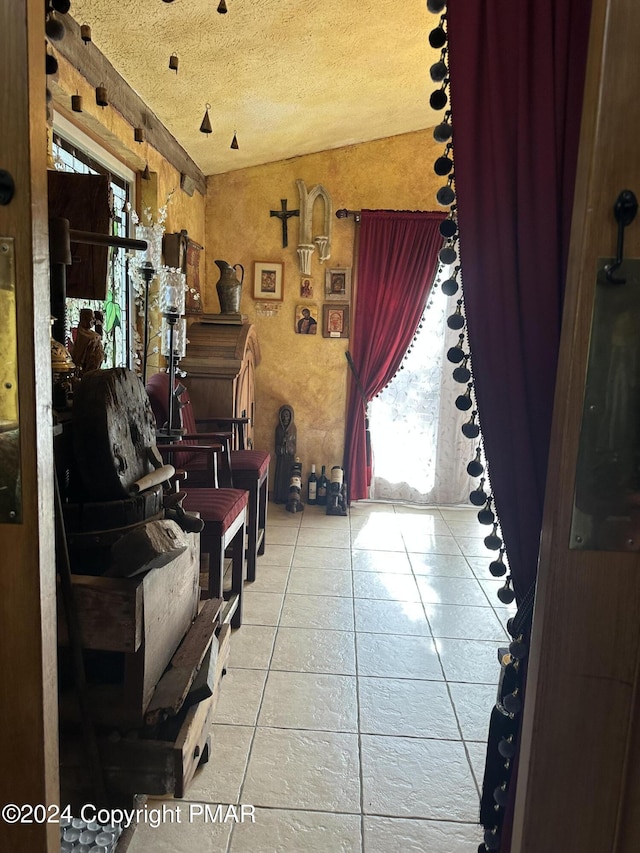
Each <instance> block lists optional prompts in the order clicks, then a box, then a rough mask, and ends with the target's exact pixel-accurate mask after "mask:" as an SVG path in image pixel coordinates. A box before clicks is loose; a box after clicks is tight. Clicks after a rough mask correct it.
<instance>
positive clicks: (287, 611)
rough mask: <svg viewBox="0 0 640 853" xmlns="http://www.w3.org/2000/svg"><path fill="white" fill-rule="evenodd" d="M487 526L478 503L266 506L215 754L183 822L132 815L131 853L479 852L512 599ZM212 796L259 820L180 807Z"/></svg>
mask: <svg viewBox="0 0 640 853" xmlns="http://www.w3.org/2000/svg"><path fill="white" fill-rule="evenodd" d="M488 532H490V528H486V527H482V526H481V525H479V524H478V522H477V520H476V510H474V509H473V508H457V507H455V508H444V507H443V508H425V509H418V508H412V507H407V506H401V505H392V504H381V503H367V502H361V503H358V504H355V505H353V506H352V507H351V511H350V515H349V517H347V518H337V517H327V516H326V515H325V514H324V512H323V510H322V509H320V508H318V507H307V508H306V509H305V511H304V512H303V513H299V514H297V515H292V514H290V513H287V512H286V511H285V510H284V508H283V507H282V506H276V505H271V506H270V508H269V519H268V532H267V549H266V553H265V554H264V556H262V557H261V558H260V560H259V562H258V576H257V580H256V581H255V583H253V584H251V585H250V586H248V587H247V590H246V597H245V611H244V624H243V626H242V628H240V629H239V631H237V632H235V633H234V636H233V639H232V643H231V656H230V661H229V669H228V672H227V675H226V677H225V678H224V680H223V682H222V691H221V695H220V702H219V704H218V708H217V710H216V717H215V723H214V726H213V756H212V759H211V761H210V762H209V763H208V764H207V765H206V766H205V767H203V768H202V769H201V770H200V771H198V773H197V775H196V777H195V779H194V782H193V784H192V786H191V788H190V790H189V792H188V796H187V799H186V801H175V804H180V805H181V811H182V817H181V823H179V824H178V823H173V824H171V823H169V822H165V823H163V824H161V826H159V827H158V828H156V829H153V828H151V827H149V826H148V825H145V824H142V825H140V826H139V827H138V829H137V830H136V833H135V835H134V838H133V842H132V844H131V846H130V848H129V853H147V851H152V850H153V851H154V853H156V851H157V853H194V851H198V853H475V851H476V850H477V849H478V844H479V842H480V840H481V832H480V830H479V828H478V826H477V825H476V824H475V821H476V816H477V812H478V799H479V785H480V784H481V781H482V772H483V764H484V754H485V743H484V741H485V739H486V736H487V727H488V721H489V714H490V710H491V707H492V704H493V702H494V700H495V694H496V685H497V679H498V674H499V672H498V664H497V654H496V650H497V647H498V646H499V645H506V643H507V634H506V632H505V630H504V628H503V624H504V622H506V619H507V618H508V616H509V615H510V613H511V612H512V611H511V609H510V608H507V607H504V606H502V605H501V604H500V602H499V601H498V599H497V597H496V595H495V592H496V589H497V588H498V587H499V586H500V585H501V583H500V581H496V580H493V579H492V578H491V576H490V575H489V572H488V564H489V562H490V560H491V559H492V558H493V557H494V556H495V552H489V551H487V550H486V548H485V547H484V543H483V541H482V540H483V538H484V536H486V535H487V533H488ZM207 803H209V804H218V803H222V804H248V805H253V806H255V822H251V821H249V820H247V821H245V822H244V823H236V824H235V825H234V824H233V823H232V822H231V821H229V822H227V823H223V822H211V821H205V820H204V818H203V817H202V816H201V815H197V816H195V817H194V819H193V820H189V819H188V816H187V815H188V811H187V810H188V809H189V808H190V804H194V805H195V806H196V807H197V806H198V804H207ZM164 804H165V805H166V801H164ZM150 805H158V803H156V804H153V803H151V804H150Z"/></svg>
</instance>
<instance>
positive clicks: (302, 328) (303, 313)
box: [295, 302, 318, 335]
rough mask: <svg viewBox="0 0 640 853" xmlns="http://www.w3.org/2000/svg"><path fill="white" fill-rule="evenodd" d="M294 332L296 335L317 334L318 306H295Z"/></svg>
mask: <svg viewBox="0 0 640 853" xmlns="http://www.w3.org/2000/svg"><path fill="white" fill-rule="evenodd" d="M295 332H296V334H297V335H317V334H318V306H317V305H314V304H313V302H307V303H306V304H305V305H297V306H296V319H295Z"/></svg>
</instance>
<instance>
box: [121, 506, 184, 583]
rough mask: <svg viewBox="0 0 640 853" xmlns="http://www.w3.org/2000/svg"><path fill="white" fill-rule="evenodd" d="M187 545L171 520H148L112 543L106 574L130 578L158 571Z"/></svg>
mask: <svg viewBox="0 0 640 853" xmlns="http://www.w3.org/2000/svg"><path fill="white" fill-rule="evenodd" d="M188 546H189V543H188V541H187V537H186V534H185V533H184V531H183V530H182V529H181V528H180V527H178V525H177V524H176V523H175V521H169V520H161V521H150V522H149V523H148V524H143V525H141V526H140V527H136V528H135V530H132V531H131V533H128V534H127V535H126V536H122V537H121V538H120V539H118V541H117V542H116V543H114V545H113V546H112V547H111V559H112V565H111V568H110V569H109V571H108V575H109V576H110V577H124V578H130V577H133V576H134V575H138V574H141V573H142V572H148V571H150V570H151V569H160V568H162V567H163V566H166V565H167V563H170V562H171V561H172V560H174V559H175V558H176V557H177V556H179V555H180V554H183V553H184V552H185V551H186V550H187V548H188Z"/></svg>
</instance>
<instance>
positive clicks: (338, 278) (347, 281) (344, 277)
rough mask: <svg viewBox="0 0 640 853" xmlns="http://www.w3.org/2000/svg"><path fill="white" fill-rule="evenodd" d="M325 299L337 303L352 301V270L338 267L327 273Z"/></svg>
mask: <svg viewBox="0 0 640 853" xmlns="http://www.w3.org/2000/svg"><path fill="white" fill-rule="evenodd" d="M324 298H325V299H328V300H329V301H334V300H335V301H336V302H348V301H349V300H350V299H351V269H350V268H349V267H341V268H340V267H336V268H334V269H332V270H327V271H326V273H325V280H324Z"/></svg>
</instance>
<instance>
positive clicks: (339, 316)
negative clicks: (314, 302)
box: [322, 302, 349, 338]
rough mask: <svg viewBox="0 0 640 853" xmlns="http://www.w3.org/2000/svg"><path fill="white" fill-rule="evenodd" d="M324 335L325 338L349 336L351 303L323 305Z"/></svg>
mask: <svg viewBox="0 0 640 853" xmlns="http://www.w3.org/2000/svg"><path fill="white" fill-rule="evenodd" d="M322 335H323V337H325V338H348V337H349V304H348V303H343V304H338V303H337V302H336V303H335V304H331V305H323V306H322Z"/></svg>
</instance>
